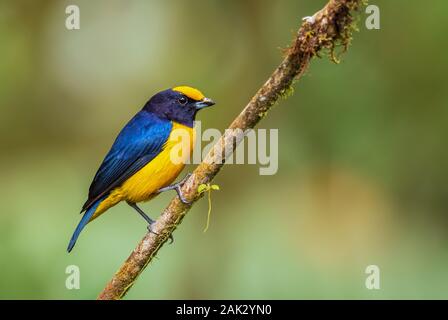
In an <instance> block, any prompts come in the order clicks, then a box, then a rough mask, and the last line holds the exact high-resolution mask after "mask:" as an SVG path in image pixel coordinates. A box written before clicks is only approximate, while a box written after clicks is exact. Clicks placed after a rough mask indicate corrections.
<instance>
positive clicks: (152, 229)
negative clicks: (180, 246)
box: [147, 221, 174, 244]
mask: <svg viewBox="0 0 448 320" xmlns="http://www.w3.org/2000/svg"><path fill="white" fill-rule="evenodd" d="M154 223H155V221H154V222H153V223H150V224H148V227H147V228H148V231H149V233H153V234H155V235H156V236H158V235H160V234H159V233H157V232H155V231H154V228H153V225H154ZM169 239H170V244H172V243H173V242H174V237H173V235H172V234H171V233H170V237H169Z"/></svg>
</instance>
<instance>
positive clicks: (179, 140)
mask: <svg viewBox="0 0 448 320" xmlns="http://www.w3.org/2000/svg"><path fill="white" fill-rule="evenodd" d="M194 141H195V134H194V130H193V128H190V127H187V126H184V125H181V124H178V123H175V122H173V128H172V130H171V133H170V135H169V137H168V140H167V142H166V143H165V145H164V148H163V150H162V152H160V153H159V154H158V155H157V156H156V157H155V158H154V159H153V160H152V161H151V162H149V163H148V164H147V165H146V166H144V167H143V168H142V169H140V170H139V171H137V173H135V174H134V175H133V176H132V177H130V178H129V179H128V180H126V181H125V182H124V183H123V185H121V186H120V187H118V188H116V189H114V190H113V191H112V192H111V193H110V195H109V196H108V197H107V198H106V199H105V200H104V201H103V202H102V203H101V204H100V205H99V206H98V208H97V210H96V212H95V214H94V217H92V220H93V219H94V218H96V217H98V216H99V215H100V214H101V213H103V212H104V211H106V210H107V209H109V208H110V207H112V206H114V205H115V204H117V203H118V202H120V201H123V200H125V201H129V202H134V203H137V202H142V201H147V200H149V199H151V198H153V197H154V196H155V195H156V194H157V190H159V189H160V188H163V187H166V186H168V185H170V184H171V183H172V182H173V181H174V180H175V179H176V177H177V176H178V175H179V174H180V173H181V171H182V170H183V168H184V167H185V163H186V160H187V159H188V158H189V157H190V156H191V153H192V151H193V146H194Z"/></svg>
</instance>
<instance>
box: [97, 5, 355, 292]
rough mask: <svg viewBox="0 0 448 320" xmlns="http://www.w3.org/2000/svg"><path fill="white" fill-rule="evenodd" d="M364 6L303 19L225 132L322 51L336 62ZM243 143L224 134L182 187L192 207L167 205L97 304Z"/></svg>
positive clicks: (265, 107)
mask: <svg viewBox="0 0 448 320" xmlns="http://www.w3.org/2000/svg"><path fill="white" fill-rule="evenodd" d="M362 4H363V0H330V1H329V2H328V3H327V5H326V6H325V7H324V8H323V9H322V10H320V11H318V12H317V13H316V14H315V15H314V16H312V17H307V18H306V19H304V22H303V24H302V26H301V28H300V29H299V31H298V33H297V35H296V37H295V39H294V40H293V42H292V45H291V46H290V47H289V48H288V49H287V50H286V52H285V58H284V59H283V61H282V63H281V64H280V65H279V66H278V67H277V69H276V70H275V71H274V72H273V73H272V75H271V76H270V77H269V79H268V80H267V81H266V83H265V84H264V85H263V86H262V87H261V88H260V89H259V90H258V92H257V93H256V94H255V96H254V97H253V98H252V99H251V100H250V102H249V103H248V104H247V106H246V107H245V108H244V110H243V111H242V112H241V113H240V114H239V115H238V116H237V117H236V119H235V120H234V121H233V122H232V123H231V125H230V126H229V128H230V129H241V130H243V131H246V130H247V129H251V128H253V127H254V126H255V125H256V124H257V123H258V122H259V121H260V120H261V119H262V118H264V117H265V116H266V114H267V112H268V111H269V110H270V109H271V107H272V106H273V105H274V104H275V103H276V102H277V101H278V100H279V99H280V98H281V97H286V95H287V94H288V92H290V90H291V86H292V84H293V82H294V81H295V80H296V79H298V78H300V77H301V76H302V75H303V73H304V72H305V71H306V69H307V68H308V66H309V63H310V60H311V58H313V57H314V56H318V54H319V53H320V52H322V51H326V52H327V53H329V55H330V57H332V58H334V60H335V57H336V56H335V48H336V47H339V46H342V48H343V50H345V49H347V47H348V45H349V43H350V40H351V31H352V30H353V19H352V15H351V13H352V12H353V11H355V10H358V9H359V8H360V6H361V5H362ZM242 139H243V136H241V135H240V134H236V133H235V130H226V133H225V134H224V135H223V136H222V137H221V139H220V140H219V141H218V142H217V143H216V144H215V146H214V147H213V148H212V150H210V152H209V153H208V155H207V156H206V158H205V159H204V161H203V162H202V163H201V164H200V165H199V166H198V167H197V168H196V169H195V170H194V172H193V174H192V175H191V177H190V178H189V179H188V180H187V182H186V183H185V184H184V186H183V187H182V192H183V194H184V195H185V197H186V199H188V200H190V201H192V202H191V204H190V205H185V204H183V203H182V202H181V201H179V200H178V198H177V197H176V198H174V199H173V200H171V202H170V204H169V205H168V207H167V208H166V209H165V210H164V212H163V213H162V215H161V216H160V217H159V218H158V219H157V222H156V224H155V225H154V233H147V234H146V235H145V236H144V238H143V239H142V240H141V241H140V243H139V244H138V245H137V247H136V248H135V249H134V251H133V252H132V253H131V255H130V256H129V257H128V259H127V260H126V261H125V262H124V263H123V265H122V266H121V267H120V269H119V270H118V271H117V273H116V274H115V275H114V277H113V278H112V280H110V282H109V283H108V284H107V285H106V287H105V288H104V290H103V291H102V292H101V293H100V295H99V296H98V299H100V300H113V299H121V298H122V297H123V296H124V295H125V294H126V292H127V291H128V290H129V289H130V288H131V287H132V285H133V284H134V282H135V281H136V279H137V277H138V276H139V275H140V273H141V272H142V271H143V270H144V269H145V267H146V266H147V265H148V263H150V262H151V260H152V259H153V258H154V256H155V255H156V254H157V252H158V251H159V249H160V248H161V247H162V245H163V244H164V243H165V242H166V241H167V239H168V238H169V236H170V234H171V233H172V232H173V231H174V230H175V229H176V228H177V226H178V225H179V224H180V223H181V221H182V219H183V218H184V216H185V214H186V213H187V212H188V210H189V209H190V208H191V206H192V204H193V203H194V202H195V201H197V200H198V199H199V198H200V197H202V195H203V193H199V192H198V187H199V185H201V184H208V183H210V182H211V181H212V179H213V178H214V177H215V175H216V174H217V173H218V172H219V170H220V169H221V167H222V166H223V165H224V163H223V162H224V161H220V159H225V156H229V154H227V155H226V154H225V151H226V150H229V148H228V147H229V146H231V147H232V148H230V149H231V150H232V152H233V151H234V150H235V148H236V147H237V145H238V144H239V143H240V142H241V140H242ZM226 146H227V148H226Z"/></svg>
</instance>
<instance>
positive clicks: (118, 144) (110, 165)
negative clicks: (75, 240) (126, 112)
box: [81, 111, 172, 212]
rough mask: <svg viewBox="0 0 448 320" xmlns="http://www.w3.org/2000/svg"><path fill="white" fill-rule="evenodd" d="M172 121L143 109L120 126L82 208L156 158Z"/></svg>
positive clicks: (88, 206)
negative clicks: (120, 128)
mask: <svg viewBox="0 0 448 320" xmlns="http://www.w3.org/2000/svg"><path fill="white" fill-rule="evenodd" d="M171 129H172V123H171V121H168V120H162V119H160V118H158V117H157V116H155V115H153V114H152V113H149V112H147V111H140V112H139V113H137V114H136V115H135V116H134V118H132V119H131V121H129V122H128V124H127V125H126V126H125V127H124V128H123V129H122V130H121V132H120V134H119V135H118V137H117V139H116V140H115V142H114V144H113V145H112V147H111V149H110V151H109V153H108V154H107V155H106V158H105V159H104V160H103V163H102V164H101V166H100V168H99V169H98V171H97V173H96V175H95V178H94V179H93V181H92V184H91V185H90V188H89V197H88V199H87V201H86V203H85V204H84V206H83V207H82V210H81V212H83V211H85V210H88V209H89V208H90V207H91V206H92V205H93V204H94V203H95V201H97V200H98V199H100V198H101V197H103V196H104V195H106V194H107V193H109V192H110V191H111V190H112V189H114V188H116V187H119V186H120V185H121V184H122V183H124V182H125V181H126V180H127V179H128V178H129V177H131V176H132V175H133V174H135V173H136V172H137V171H139V170H140V169H141V168H143V167H144V166H145V165H146V164H148V163H149V162H150V161H151V160H152V159H154V158H155V157H156V156H157V155H158V154H159V153H160V152H161V151H162V150H163V147H164V144H165V142H166V141H167V140H168V137H169V135H170V132H171Z"/></svg>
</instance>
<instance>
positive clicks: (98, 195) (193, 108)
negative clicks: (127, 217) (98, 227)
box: [67, 86, 215, 252]
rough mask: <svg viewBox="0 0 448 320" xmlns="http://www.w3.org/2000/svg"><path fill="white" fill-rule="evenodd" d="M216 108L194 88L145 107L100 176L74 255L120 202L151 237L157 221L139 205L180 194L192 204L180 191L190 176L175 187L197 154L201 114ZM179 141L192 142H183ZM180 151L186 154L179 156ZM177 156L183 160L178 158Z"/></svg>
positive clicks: (159, 96) (164, 94)
mask: <svg viewBox="0 0 448 320" xmlns="http://www.w3.org/2000/svg"><path fill="white" fill-rule="evenodd" d="M214 104H215V102H214V101H213V100H211V99H209V98H207V97H205V96H204V95H203V94H202V92H201V91H199V90H198V89H196V88H193V87H190V86H177V87H173V88H170V89H166V90H163V91H160V92H158V93H156V94H155V95H154V96H152V97H151V98H150V99H149V100H148V101H147V102H146V103H145V105H144V106H143V108H142V109H141V110H140V111H139V112H137V114H135V116H134V117H133V118H132V119H131V120H130V121H129V122H128V123H127V124H126V125H125V126H124V127H123V129H122V130H121V131H120V133H119V134H118V136H117V137H116V139H115V141H114V143H113V144H112V147H111V148H110V150H109V152H108V153H107V155H106V156H105V158H104V160H103V162H102V163H101V165H100V167H99V169H98V171H97V172H96V174H95V176H94V178H93V181H92V183H91V184H90V187H89V192H88V197H87V201H86V202H85V203H84V205H83V206H82V209H81V213H83V212H84V215H83V216H82V218H81V221H80V222H79V224H78V225H77V227H76V229H75V231H74V233H73V235H72V237H71V239H70V242H69V245H68V247H67V251H68V252H71V251H72V249H73V247H74V246H75V243H76V241H77V239H78V237H79V234H80V233H81V231H82V230H83V229H84V227H85V226H86V225H87V224H88V223H89V222H91V221H93V220H94V219H96V218H98V217H99V216H100V215H101V214H103V213H104V212H106V211H107V210H108V209H110V208H112V207H113V206H115V205H116V204H118V203H119V202H122V201H125V202H126V203H127V204H128V205H129V206H130V207H132V208H133V209H134V210H135V211H137V213H138V214H139V215H141V216H142V217H143V218H144V219H145V220H146V222H147V223H148V230H149V231H150V232H152V225H153V223H154V222H155V221H154V220H153V219H151V218H150V217H149V216H148V215H147V214H146V213H145V212H144V211H143V210H142V209H140V207H138V206H137V203H139V202H144V201H148V200H151V199H153V198H154V197H156V196H157V195H158V194H160V193H161V192H164V191H168V190H175V191H176V192H177V195H178V197H179V199H180V201H182V202H183V203H188V201H187V200H186V199H185V197H184V196H183V194H182V192H181V189H180V188H181V186H182V185H183V183H184V182H185V181H186V179H188V177H189V175H187V176H186V177H185V178H184V179H182V180H181V181H180V182H178V183H174V184H172V183H173V182H174V181H175V179H176V178H177V177H178V176H179V174H180V173H181V172H182V170H183V169H184V167H185V160H186V159H187V158H189V157H190V155H191V153H192V150H193V144H194V140H195V134H194V129H193V126H194V121H195V118H196V114H197V113H198V111H200V110H202V109H204V108H206V107H210V106H213V105H214ZM179 132H182V133H185V134H183V135H181V134H179ZM175 133H177V134H175ZM179 136H183V137H187V138H186V139H180V142H179ZM179 144H181V146H180V148H179ZM176 148H177V149H176ZM178 149H180V150H181V152H174V151H178ZM184 150H185V152H183V151H184ZM173 154H177V157H179V158H178V159H175V157H173ZM174 160H175V161H174ZM171 240H172V238H171Z"/></svg>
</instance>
